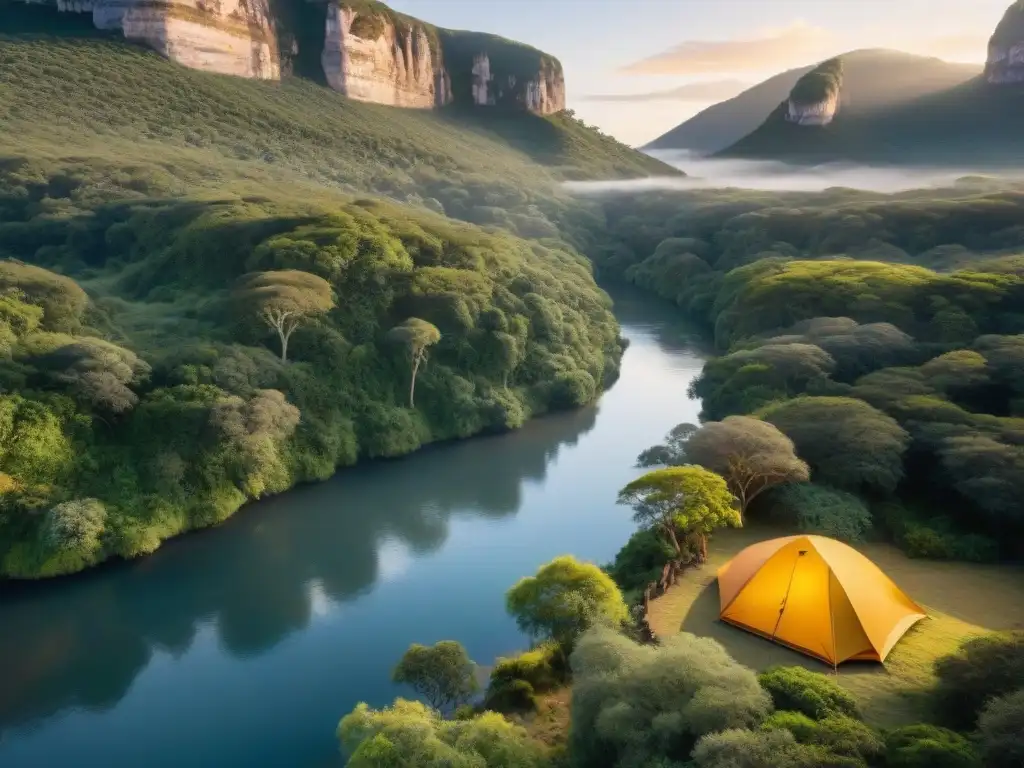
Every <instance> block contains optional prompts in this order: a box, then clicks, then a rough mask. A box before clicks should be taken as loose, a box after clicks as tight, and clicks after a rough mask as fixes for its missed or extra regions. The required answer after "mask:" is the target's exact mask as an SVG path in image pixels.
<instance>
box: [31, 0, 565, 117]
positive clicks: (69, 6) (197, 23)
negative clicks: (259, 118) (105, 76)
mask: <svg viewBox="0 0 1024 768" xmlns="http://www.w3.org/2000/svg"><path fill="white" fill-rule="evenodd" d="M24 1H25V2H36V3H45V4H48V5H54V6H56V7H57V9H58V10H60V11H63V12H68V13H91V14H92V18H93V23H94V24H95V26H96V27H97V28H99V29H105V30H118V29H119V30H121V31H123V33H124V35H125V37H126V38H129V39H131V40H138V41H140V42H144V43H146V44H148V45H150V46H151V47H153V48H155V49H156V50H157V51H159V52H160V53H162V54H163V55H164V56H166V57H167V58H169V59H171V60H172V61H175V62H178V63H179V64H183V65H185V66H188V67H193V68H196V69H202V70H205V71H208V72H217V73H220V74H226V75H236V76H238V77H248V78H259V79H267V80H277V79H279V78H280V77H281V74H282V66H281V59H282V56H281V54H282V51H281V50H279V48H280V47H281V46H282V45H283V47H284V48H286V49H287V50H286V51H284V53H285V54H286V56H287V58H288V59H289V61H292V60H294V57H296V56H298V55H299V54H300V53H302V54H305V55H306V56H307V60H308V54H310V53H312V54H313V55H314V56H315V57H317V58H318V59H319V62H320V66H322V68H323V75H324V76H325V78H326V80H327V83H328V84H329V85H330V86H331V88H333V89H334V90H336V91H338V92H339V93H342V94H344V95H346V96H348V97H349V98H352V99H357V100H359V101H369V102H375V103H378V104H387V105H390V106H396V107H409V108H417V109H433V108H437V107H442V106H445V105H447V104H451V103H453V102H455V103H462V104H472V105H476V106H507V107H511V108H514V109H521V110H526V111H530V112H534V113H537V114H541V115H548V114H552V113H555V112H560V111H562V110H564V109H565V77H564V75H563V73H562V65H561V64H560V63H559V62H558V60H557V59H555V58H553V57H551V56H548V55H547V54H545V53H543V52H541V51H538V50H536V49H535V48H531V47H529V46H526V45H521V44H519V43H515V42H513V41H511V40H505V39H504V38H500V37H497V36H495V35H485V34H481V33H475V32H458V31H453V30H446V29H439V28H437V27H434V26H432V25H430V24H427V23H425V22H422V21H419V20H417V19H413V18H411V17H408V16H405V15H403V14H399V13H396V12H394V11H392V10H391V9H390V8H388V7H387V6H385V5H383V4H382V3H379V2H376V0H286V2H289V3H293V4H294V3H297V4H301V5H298V6H287V5H285V6H281V7H279V8H278V9H277V10H278V12H279V13H280V14H281V18H276V17H275V13H274V7H272V3H273V0H24ZM296 9H301V13H299V12H298V11H297V10H296ZM298 15H301V17H302V18H303V20H304V22H309V23H304V26H303V27H302V33H303V34H302V40H303V42H302V48H303V50H302V51H301V52H300V50H299V47H300V44H299V42H298V40H299V38H298V36H297V35H296V34H295V33H296V31H297V30H296V29H295V28H294V26H295V19H296V18H297V16H298ZM314 61H316V58H315V59H314ZM314 66H316V65H315V64H314ZM286 70H287V66H286Z"/></svg>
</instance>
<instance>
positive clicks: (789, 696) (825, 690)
mask: <svg viewBox="0 0 1024 768" xmlns="http://www.w3.org/2000/svg"><path fill="white" fill-rule="evenodd" d="M757 679H758V682H759V683H760V684H761V686H762V687H763V688H764V689H765V690H766V691H767V692H768V693H769V694H770V695H771V697H772V701H773V702H774V703H775V708H776V709H781V710H790V711H793V712H802V713H803V714H805V715H807V716H808V717H810V718H813V719H815V720H824V719H825V718H827V717H829V716H831V715H847V716H849V717H858V715H859V712H858V708H857V701H856V699H854V698H853V696H852V695H851V694H850V693H849V692H848V691H847V690H846V689H845V688H843V687H842V686H840V685H839V684H838V683H836V682H835V681H834V680H832V679H830V678H828V677H826V676H825V675H822V674H820V673H818V672H811V671H810V670H809V669H804V668H803V667H779V666H777V667H771V668H769V669H767V670H765V671H764V672H762V673H761V674H760V675H758V677H757Z"/></svg>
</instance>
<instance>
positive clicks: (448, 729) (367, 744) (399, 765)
mask: <svg viewBox="0 0 1024 768" xmlns="http://www.w3.org/2000/svg"><path fill="white" fill-rule="evenodd" d="M337 736H338V740H339V741H340V742H341V746H342V749H344V750H345V752H347V753H348V754H349V759H348V763H347V764H346V765H347V766H348V768H483V766H487V768H542V766H544V765H545V761H544V755H543V753H542V751H541V749H540V747H538V746H537V744H536V743H535V742H534V741H533V740H532V739H530V738H529V737H528V736H527V733H526V730H525V729H523V728H522V727H521V726H518V725H514V724H513V723H510V722H509V721H508V720H506V719H505V718H504V717H502V716H501V715H499V714H497V713H496V712H485V713H483V714H482V715H477V716H476V717H474V718H472V719H469V720H444V719H442V718H441V717H439V716H438V714H437V712H434V711H433V710H431V709H430V708H428V707H427V706H425V705H424V704H422V703H420V702H418V701H406V700H404V699H396V700H395V703H394V705H393V706H391V707H387V708H385V709H377V710H375V709H370V708H369V707H368V706H367V705H366V704H364V703H360V704H358V705H357V706H356V708H355V709H354V710H352V712H350V713H349V714H347V715H345V717H344V718H342V720H341V722H340V723H339V724H338V730H337Z"/></svg>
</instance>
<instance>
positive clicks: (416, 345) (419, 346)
mask: <svg viewBox="0 0 1024 768" xmlns="http://www.w3.org/2000/svg"><path fill="white" fill-rule="evenodd" d="M388 338H389V339H391V340H392V341H394V342H397V343H399V344H403V345H404V346H405V347H406V349H407V350H408V351H409V358H410V360H411V362H412V378H411V381H410V384H409V407H410V408H415V407H416V401H415V397H416V374H417V373H418V372H419V370H420V366H421V365H422V364H423V363H425V362H426V360H427V348H428V347H431V346H433V345H434V344H437V342H439V341H440V340H441V332H440V331H439V330H438V329H437V326H435V325H434V324H433V323H428V322H427V321H426V320H420V319H419V318H418V317H410V318H409V319H408V320H406V321H405V322H404V323H402V324H401V325H396V326H395V327H394V328H392V329H391V330H390V331H388Z"/></svg>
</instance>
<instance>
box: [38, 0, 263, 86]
mask: <svg viewBox="0 0 1024 768" xmlns="http://www.w3.org/2000/svg"><path fill="white" fill-rule="evenodd" d="M58 8H59V9H61V10H65V11H77V12H88V11H91V12H92V16H93V23H94V24H95V25H96V27H97V28H98V29H107V30H116V29H120V30H121V31H122V32H124V36H125V37H126V38H128V39H129V40H137V41H139V42H144V43H146V44H147V45H149V46H151V47H153V48H155V49H156V50H157V51H159V52H160V53H161V54H163V55H164V56H166V57H167V58H169V59H171V60H172V61H175V62H177V63H178V64H182V65H184V66H186V67H192V68H194V69H201V70H204V71H206V72H216V73H218V74H222V75H236V76H238V77H249V78H259V79H263V80H276V79H278V78H279V77H280V76H281V69H280V63H279V62H280V58H279V55H278V51H277V37H276V34H275V31H274V23H273V16H272V15H271V12H270V4H269V0H163V1H162V2H153V1H152V0H58Z"/></svg>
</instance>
